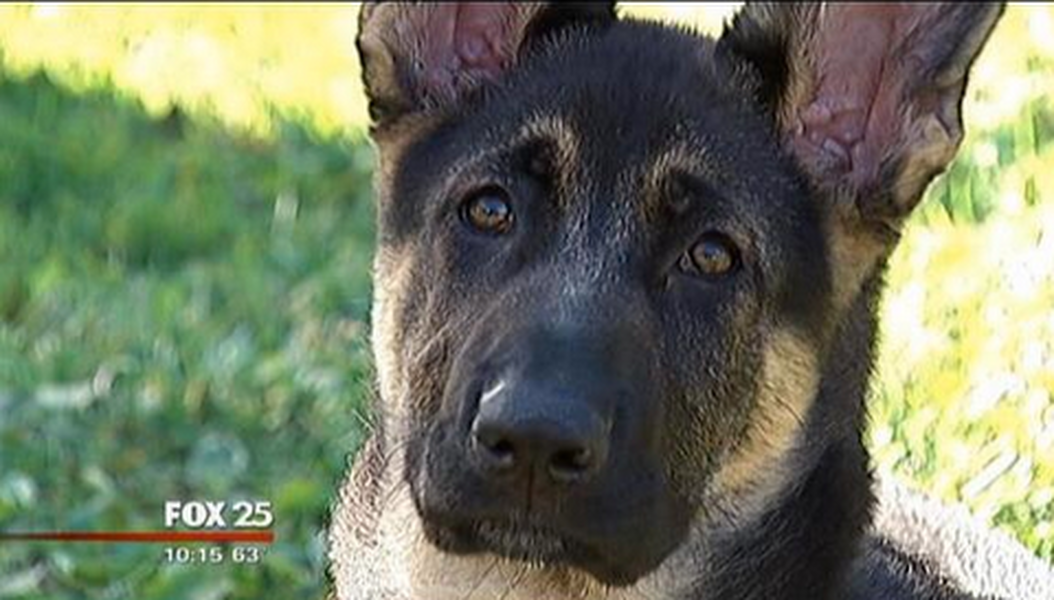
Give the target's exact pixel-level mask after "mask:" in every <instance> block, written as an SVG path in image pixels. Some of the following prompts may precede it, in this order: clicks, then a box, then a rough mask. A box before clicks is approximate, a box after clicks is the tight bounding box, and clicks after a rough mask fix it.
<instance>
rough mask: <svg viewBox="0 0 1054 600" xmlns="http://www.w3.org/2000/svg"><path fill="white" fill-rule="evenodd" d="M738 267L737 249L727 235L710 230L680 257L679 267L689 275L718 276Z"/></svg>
mask: <svg viewBox="0 0 1054 600" xmlns="http://www.w3.org/2000/svg"><path fill="white" fill-rule="evenodd" d="M737 267H739V251H738V250H737V249H736V245H735V244H734V243H733V242H732V240H730V239H729V238H728V236H726V235H724V234H721V233H717V232H715V231H711V232H708V233H705V234H703V237H702V238H700V239H699V241H697V242H696V243H695V245H694V246H692V248H691V249H690V250H689V251H688V252H686V253H685V254H684V256H682V257H681V261H680V268H681V270H682V271H684V272H685V273H688V274H691V275H701V276H703V277H720V276H722V275H727V274H729V273H731V272H733V271H734V270H735V269H736V268H737Z"/></svg>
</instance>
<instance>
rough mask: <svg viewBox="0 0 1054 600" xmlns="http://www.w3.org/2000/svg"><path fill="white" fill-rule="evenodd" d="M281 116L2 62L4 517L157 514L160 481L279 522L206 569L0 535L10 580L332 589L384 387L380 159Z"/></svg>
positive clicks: (256, 592) (24, 525) (1, 588)
mask: <svg viewBox="0 0 1054 600" xmlns="http://www.w3.org/2000/svg"><path fill="white" fill-rule="evenodd" d="M277 131H278V134H277V135H276V137H275V138H274V139H273V140H271V141H260V140H258V139H251V138H242V137H239V136H237V135H234V134H231V133H228V132H226V131H225V130H224V129H223V128H221V127H218V126H217V124H216V123H210V122H208V121H207V120H187V119H184V118H181V117H179V116H178V115H175V114H174V115H172V116H171V117H170V118H169V119H167V120H163V121H153V120H150V119H148V118H147V117H146V116H145V115H144V114H143V112H142V110H141V109H140V107H139V106H137V104H136V102H135V101H133V100H131V99H128V98H122V97H115V96H114V95H113V94H112V93H111V92H105V91H102V92H92V93H88V94H81V95H76V96H74V95H71V94H70V93H69V92H67V91H64V90H63V89H62V88H60V87H57V86H55V85H54V84H52V83H51V82H50V81H48V79H47V78H46V77H45V76H41V75H38V76H35V77H32V78H30V79H28V80H24V81H23V80H15V79H11V78H9V77H6V76H4V75H2V74H0V265H2V266H0V269H2V270H0V530H4V531H13V530H41V529H59V530H68V529H155V528H158V527H159V526H160V524H161V507H162V504H163V501H164V500H165V499H170V498H198V497H205V498H213V499H232V498H258V499H265V500H272V501H273V502H274V503H275V512H276V514H277V517H278V518H277V536H278V540H279V541H278V543H277V544H276V545H275V546H273V547H272V548H271V549H270V551H269V553H268V557H267V559H266V561H265V562H264V563H263V566H262V567H261V568H254V567H247V566H245V567H235V566H233V565H228V566H224V567H205V568H196V569H187V568H180V567H176V566H166V565H163V564H160V563H159V560H158V558H159V556H160V551H159V549H158V548H155V547H143V546H128V545H123V546H122V545H113V546H99V547H87V546H84V545H76V544H66V545H61V546H60V545H51V546H47V545H42V544H35V545H18V546H15V545H8V544H5V545H3V546H2V547H0V573H2V574H3V576H2V577H0V597H5V596H7V595H11V594H13V593H14V592H15V591H17V589H12V588H18V587H19V585H21V584H20V583H19V582H20V581H21V582H22V583H23V584H24V588H25V589H26V590H29V593H27V594H26V595H24V596H23V595H20V594H14V596H16V597H26V598H111V597H114V598H123V597H136V598H147V597H148V598H191V597H225V598H246V599H248V598H262V597H274V598H277V597H284V598H302V597H309V596H312V595H318V592H319V591H320V589H321V585H322V582H323V578H322V569H323V557H322V554H321V553H322V547H321V540H320V539H319V529H320V527H321V524H322V522H323V518H324V516H325V514H326V510H327V505H328V502H329V499H330V497H331V493H332V491H333V489H334V487H335V485H336V484H337V482H338V479H339V475H340V473H341V472H342V470H343V469H344V465H345V458H346V455H347V453H348V452H349V451H351V450H352V449H354V448H355V447H356V445H357V443H358V442H359V439H360V437H361V434H362V428H361V426H360V424H359V422H358V421H357V420H356V417H355V411H356V407H358V406H359V405H360V404H361V402H362V400H363V398H364V397H365V396H366V395H367V394H368V390H369V389H370V373H371V371H370V367H369V358H368V354H367V352H366V349H365V346H364V343H365V342H364V332H365V323H366V320H367V317H368V299H369V281H368V264H369V261H370V253H371V243H372V234H371V228H372V220H373V217H372V215H371V203H370V197H369V172H370V166H371V156H370V152H369V149H368V148H367V147H366V146H364V145H361V144H354V143H350V142H347V141H344V140H334V139H324V138H319V137H316V136H315V135H313V134H312V133H311V132H310V131H309V130H308V129H306V128H305V127H302V126H300V125H298V124H296V123H290V122H285V123H282V124H281V125H279V126H278V128H277ZM19 577H22V579H21V580H20V579H19ZM223 590H228V591H229V594H221V595H220V596H213V595H210V594H214V593H215V594H219V593H220V592H221V591H223Z"/></svg>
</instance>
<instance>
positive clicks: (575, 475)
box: [469, 384, 609, 484]
mask: <svg viewBox="0 0 1054 600" xmlns="http://www.w3.org/2000/svg"><path fill="white" fill-rule="evenodd" d="M531 387H532V386H529V385H528V386H506V385H503V384H499V385H498V386H495V387H494V388H492V389H491V390H490V391H488V392H484V394H483V395H482V397H481V398H480V403H479V411H478V413H477V415H476V418H475V420H474V421H473V423H472V430H471V433H470V440H469V443H470V447H471V451H472V455H473V457H474V458H475V459H476V462H477V464H478V466H479V467H480V468H481V469H482V470H483V471H484V473H485V474H486V475H488V476H495V477H498V476H509V477H512V478H517V477H525V476H527V475H528V474H530V473H534V474H535V476H536V477H539V476H540V477H546V478H547V479H548V480H549V481H551V482H553V483H557V484H578V483H583V482H585V481H587V480H589V479H590V478H591V477H592V476H593V475H594V474H596V473H597V471H599V470H600V468H601V467H602V466H603V465H604V462H605V460H606V459H607V453H608V435H609V432H608V427H607V426H605V423H604V422H603V420H602V419H601V418H600V417H599V415H597V414H596V412H595V411H594V410H593V409H592V408H591V407H590V406H589V405H588V404H587V403H585V402H583V401H581V400H576V399H573V398H568V397H566V396H565V397H559V396H560V395H559V394H553V393H552V392H551V391H550V392H548V393H547V392H545V391H543V390H541V389H538V390H533V391H532V390H531V389H530V388H531Z"/></svg>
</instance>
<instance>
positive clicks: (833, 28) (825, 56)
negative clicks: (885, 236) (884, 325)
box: [718, 2, 1003, 231]
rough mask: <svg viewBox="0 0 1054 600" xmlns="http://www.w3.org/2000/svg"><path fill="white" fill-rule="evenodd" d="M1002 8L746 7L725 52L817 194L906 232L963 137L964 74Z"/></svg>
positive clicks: (728, 33) (724, 42)
mask: <svg viewBox="0 0 1054 600" xmlns="http://www.w3.org/2000/svg"><path fill="white" fill-rule="evenodd" d="M1002 11H1003V6H1002V4H992V3H988V4H984V3H973V2H940V3H908V2H902V3H890V4H872V3H859V4H858V3H807V4H802V3H786V4H782V3H781V4H776V3H772V4H768V3H749V2H748V3H747V5H746V6H745V7H744V8H743V9H742V10H741V11H740V13H739V14H738V15H736V17H735V18H734V20H733V21H732V23H731V25H730V26H728V27H726V29H725V32H724V34H723V35H722V37H721V39H720V41H719V43H718V52H719V53H722V54H724V55H731V56H734V57H737V58H738V59H740V60H745V61H746V63H748V64H749V65H750V67H751V69H750V70H751V71H752V72H753V75H754V76H755V82H754V83H755V92H756V95H757V100H758V101H759V102H760V103H761V104H762V105H763V106H764V107H765V108H766V109H767V110H768V111H770V112H771V114H772V117H773V119H774V122H775V124H776V127H777V131H778V133H779V134H780V136H781V137H782V140H783V144H784V146H785V147H786V148H787V149H788V150H789V151H790V152H791V153H792V154H793V156H794V157H795V158H796V160H797V161H798V163H799V164H800V165H801V167H802V168H803V169H804V171H805V172H806V174H807V175H808V176H809V178H810V179H811V181H812V183H813V184H814V185H815V186H816V187H817V188H819V189H821V190H825V191H827V192H831V194H830V195H831V196H834V197H837V199H838V200H839V201H843V200H844V201H849V202H851V203H852V204H855V207H856V210H855V211H853V212H854V213H856V216H857V217H859V218H861V219H862V220H863V223H864V224H872V225H879V226H881V227H882V228H883V229H885V228H892V229H893V230H894V231H895V230H896V229H898V228H899V226H900V225H901V223H902V222H903V220H904V218H905V217H906V216H907V215H908V213H910V211H911V210H912V209H913V208H914V207H915V205H916V204H917V203H918V201H919V199H920V197H921V196H922V193H923V192H924V191H925V188H926V186H927V185H928V184H929V183H930V181H931V180H932V179H933V178H934V177H935V176H936V175H937V174H938V173H940V172H942V171H943V170H944V169H945V168H946V167H947V166H948V164H949V163H950V162H951V160H952V158H953V157H954V155H955V152H956V150H957V149H958V146H959V143H960V142H961V141H962V137H963V125H962V114H961V110H960V109H961V105H962V98H963V92H964V90H965V88H966V80H967V74H968V71H969V69H970V66H971V64H972V63H973V61H974V59H975V58H977V55H978V53H979V52H980V51H981V48H982V46H983V45H984V43H985V41H986V40H987V38H988V35H989V33H991V31H992V28H993V27H994V26H995V23H996V21H997V20H998V18H999V16H1000V15H1001V14H1002Z"/></svg>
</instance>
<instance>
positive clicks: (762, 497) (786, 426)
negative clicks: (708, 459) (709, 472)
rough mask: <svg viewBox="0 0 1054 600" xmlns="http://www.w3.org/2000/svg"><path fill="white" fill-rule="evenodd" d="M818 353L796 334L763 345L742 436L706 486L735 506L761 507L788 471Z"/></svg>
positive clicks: (812, 393)
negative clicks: (758, 382)
mask: <svg viewBox="0 0 1054 600" xmlns="http://www.w3.org/2000/svg"><path fill="white" fill-rule="evenodd" d="M818 368H819V361H818V357H817V352H816V350H815V349H813V348H812V347H811V345H810V344H809V343H807V342H806V341H805V340H804V339H802V338H801V337H800V336H799V335H798V334H795V333H794V332H791V331H789V330H783V331H777V332H776V333H775V334H773V335H772V336H771V341H769V342H768V344H767V345H766V348H765V350H764V358H763V363H762V374H761V385H760V388H759V390H758V394H759V397H758V401H757V404H756V406H755V408H754V410H753V411H752V413H751V415H750V416H749V423H750V424H749V425H748V426H747V429H746V432H745V434H744V438H743V439H742V440H740V442H739V443H738V444H737V445H736V446H735V448H734V449H733V450H732V452H731V454H730V455H729V456H728V457H727V458H726V459H725V460H724V461H723V465H722V466H721V467H720V468H719V469H718V471H717V473H716V474H715V476H714V479H713V480H712V482H711V484H710V486H709V489H710V494H709V495H711V496H712V497H714V498H720V499H724V500H725V501H724V502H722V504H726V503H727V504H729V505H732V506H736V507H739V508H737V510H739V509H744V508H750V507H756V508H758V509H762V508H764V507H765V506H766V505H767V504H768V503H769V501H770V500H771V499H772V498H773V496H774V495H775V494H777V493H778V492H779V491H780V490H781V489H783V488H784V486H785V484H786V480H787V479H788V478H789V477H791V476H792V475H793V472H792V471H793V465H792V464H790V462H791V461H792V457H793V454H794V449H795V447H796V446H797V445H798V444H799V442H800V435H801V432H802V427H803V422H804V419H805V415H806V414H807V413H808V412H809V409H810V407H811V405H812V402H813V400H814V398H815V395H816V389H817V385H818V383H819V374H818Z"/></svg>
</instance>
